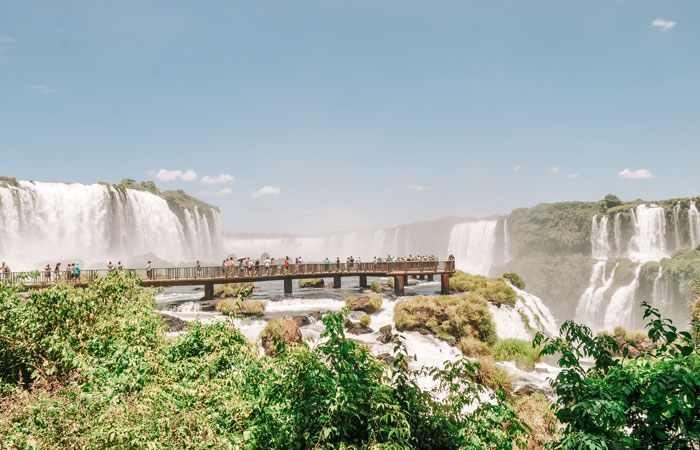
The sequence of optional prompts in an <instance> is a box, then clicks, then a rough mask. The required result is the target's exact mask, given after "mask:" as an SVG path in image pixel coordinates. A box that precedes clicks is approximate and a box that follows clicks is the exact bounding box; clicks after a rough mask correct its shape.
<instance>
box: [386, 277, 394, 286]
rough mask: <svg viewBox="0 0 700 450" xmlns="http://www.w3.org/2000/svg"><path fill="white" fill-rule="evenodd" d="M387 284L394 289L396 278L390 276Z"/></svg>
mask: <svg viewBox="0 0 700 450" xmlns="http://www.w3.org/2000/svg"><path fill="white" fill-rule="evenodd" d="M386 285H387V286H389V287H390V288H392V289H393V288H394V279H393V278H389V279H388V280H386Z"/></svg>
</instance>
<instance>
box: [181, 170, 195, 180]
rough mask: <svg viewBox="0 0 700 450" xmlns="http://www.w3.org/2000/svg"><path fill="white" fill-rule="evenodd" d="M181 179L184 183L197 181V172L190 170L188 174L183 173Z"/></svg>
mask: <svg viewBox="0 0 700 450" xmlns="http://www.w3.org/2000/svg"><path fill="white" fill-rule="evenodd" d="M180 179H181V180H182V181H194V180H196V179H197V172H195V171H194V170H192V169H190V170H188V171H187V172H185V173H183V174H182V175H180Z"/></svg>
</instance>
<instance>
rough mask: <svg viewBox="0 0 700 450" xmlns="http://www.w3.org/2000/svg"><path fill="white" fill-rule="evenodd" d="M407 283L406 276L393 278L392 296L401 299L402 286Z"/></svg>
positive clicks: (402, 293)
mask: <svg viewBox="0 0 700 450" xmlns="http://www.w3.org/2000/svg"><path fill="white" fill-rule="evenodd" d="M407 281H408V276H406V275H398V276H395V277H394V295H396V296H397V297H403V295H404V286H405V285H406V282H407Z"/></svg>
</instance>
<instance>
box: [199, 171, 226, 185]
mask: <svg viewBox="0 0 700 450" xmlns="http://www.w3.org/2000/svg"><path fill="white" fill-rule="evenodd" d="M227 181H233V177H232V176H231V175H228V174H225V173H222V174H220V175H217V176H215V177H210V176H209V175H207V176H205V177H204V178H202V183H204V184H216V183H226V182H227Z"/></svg>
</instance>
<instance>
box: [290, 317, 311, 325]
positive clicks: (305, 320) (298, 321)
mask: <svg viewBox="0 0 700 450" xmlns="http://www.w3.org/2000/svg"><path fill="white" fill-rule="evenodd" d="M292 319H294V322H296V324H297V326H298V327H303V326H304V325H308V324H310V323H311V320H309V316H306V315H304V314H300V315H298V316H292Z"/></svg>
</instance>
